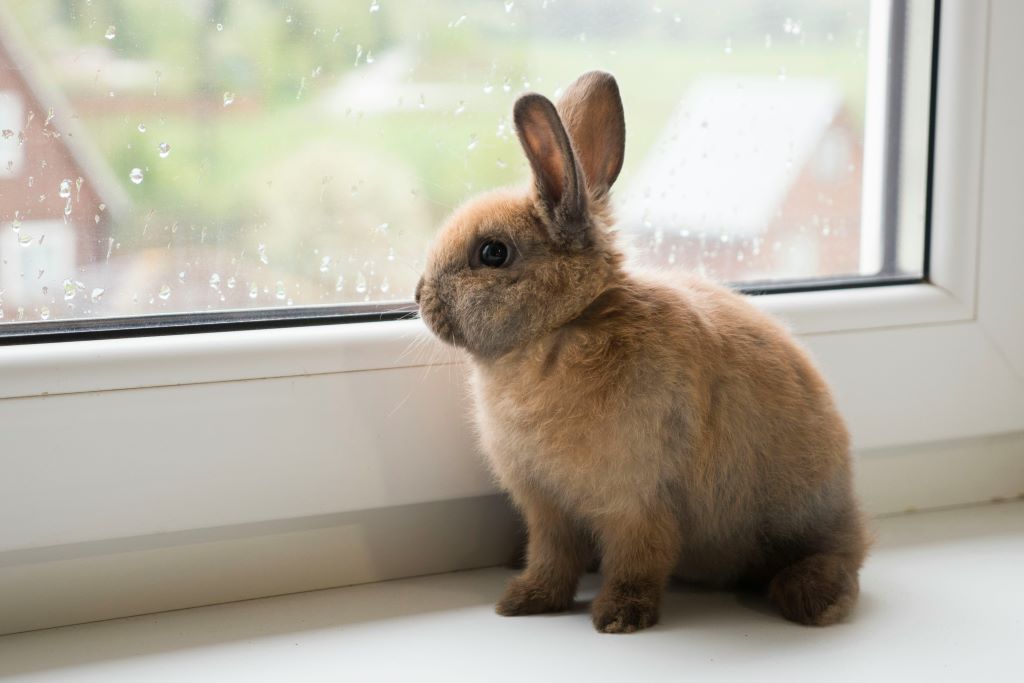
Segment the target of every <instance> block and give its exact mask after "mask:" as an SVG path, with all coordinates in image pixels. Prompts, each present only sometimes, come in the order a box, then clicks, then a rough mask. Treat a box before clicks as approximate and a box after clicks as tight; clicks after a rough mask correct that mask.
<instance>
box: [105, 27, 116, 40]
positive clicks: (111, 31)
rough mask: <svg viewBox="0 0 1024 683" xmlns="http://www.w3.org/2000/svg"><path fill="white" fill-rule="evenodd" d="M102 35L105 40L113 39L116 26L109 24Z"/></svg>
mask: <svg viewBox="0 0 1024 683" xmlns="http://www.w3.org/2000/svg"><path fill="white" fill-rule="evenodd" d="M103 37H104V38H106V39H107V40H113V39H114V38H115V37H117V27H116V26H114V25H113V24H111V25H110V26H108V27H107V32H106V33H104V34H103Z"/></svg>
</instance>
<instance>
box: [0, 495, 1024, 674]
mask: <svg viewBox="0 0 1024 683" xmlns="http://www.w3.org/2000/svg"><path fill="white" fill-rule="evenodd" d="M878 526H879V543H878V545H877V547H876V548H875V551H874V553H873V554H872V556H871V558H870V559H869V561H868V564H867V566H866V567H865V569H864V571H863V574H862V598H861V603H860V605H859V607H858V609H857V611H856V612H855V614H854V617H853V618H852V620H851V621H849V622H848V623H844V624H841V625H838V626H834V627H831V628H826V629H810V628H804V627H800V626H796V625H793V624H790V623H787V622H785V621H783V620H782V619H781V618H780V617H778V616H776V615H775V614H774V613H773V612H771V611H770V609H769V608H768V606H767V604H766V603H764V602H762V601H761V600H759V599H755V598H752V597H737V596H736V595H734V594H732V593H727V592H725V593H719V592H703V591H693V590H687V589H683V588H674V589H672V590H671V591H670V593H669V594H668V597H667V600H666V603H665V606H664V613H663V617H662V623H661V624H659V625H658V626H657V627H655V628H653V629H651V630H649V631H646V632H642V633H639V634H634V635H630V636H607V635H600V634H598V633H595V632H594V631H593V629H592V628H591V626H590V623H589V619H588V616H587V613H586V607H585V605H583V604H580V605H579V606H578V608H577V609H576V610H575V611H573V612H572V613H569V614H565V615H556V616H547V617H527V618H519V619H504V618H501V617H498V616H495V615H494V613H493V611H492V608H491V605H492V602H493V601H494V599H495V598H496V597H497V596H498V594H499V592H500V591H501V589H502V586H503V584H504V583H505V581H506V580H507V578H508V576H509V575H510V572H509V571H507V570H502V569H487V570H480V571H472V572H459V573H454V574H441V575H436V576H430V577H423V578H417V579H406V580H402V581H391V582H385V583H377V584H369V585H364V586H356V587H351V588H341V589H334V590H326V591H316V592H311V593H303V594H298V595H291V596H284V597H277V598H267V599H262V600H252V601H247V602H240V603H230V604H226V605H218V606H213V607H204V608H198V609H191V610H183V611H178V612H170V613H164V614H158V615H150V616H142V617H133V618H129V619H118V620H114V621H107V622H101V623H95V624H86V625H82V626H71V627H65V628H59V629H52V630H48V631H37V632H34V633H26V634H20V635H13V636H5V637H2V638H0V677H2V678H3V679H4V680H5V681H22V680H24V681H27V680H32V681H34V682H36V683H40V682H44V681H58V680H59V681H61V682H62V683H77V682H80V681H81V682H84V681H103V682H104V683H111V682H114V681H141V680H144V681H182V680H188V681H218V682H219V681H224V680H245V681H254V682H255V681H264V680H266V681H281V680H291V681H318V680H324V681H335V680H342V679H345V680H420V681H422V680H442V681H458V680H493V681H498V680H510V681H511V680H515V681H520V680H523V679H524V678H528V679H533V680H588V681H604V680H615V681H621V680H644V681H659V680H666V681H667V680H673V681H675V680H679V679H680V676H683V675H684V674H685V677H687V678H691V679H694V680H710V679H719V678H723V679H729V680H748V679H749V680H753V679H755V678H756V679H757V680H786V681H792V680H805V679H806V680H822V679H826V678H827V679H828V680H901V679H902V680H910V679H913V680H937V679H940V678H941V679H943V680H968V679H971V680H975V679H996V680H998V679H1008V678H1012V677H1013V676H1014V675H1016V674H1017V673H1018V666H1017V665H1018V664H1019V661H1018V657H1017V655H1018V651H1019V646H1020V633H1021V627H1022V623H1021V614H1022V613H1024V593H1022V592H1021V591H1020V587H1019V583H1020V582H1019V578H1020V577H1019V568H1020V566H1021V564H1022V563H1024V503H1019V502H1015V503H1007V504H1003V505H988V506H982V507H974V508H960V509H955V510H948V511H944V512H932V513H919V514H914V515H904V516H899V517H893V518H889V519H885V520H882V521H881V522H879V523H878ZM596 585H597V577H595V576H588V577H587V579H586V580H585V584H584V590H583V591H582V593H581V599H582V600H587V599H589V598H590V597H592V596H593V594H594V590H595V587H596ZM7 676H10V677H11V678H7Z"/></svg>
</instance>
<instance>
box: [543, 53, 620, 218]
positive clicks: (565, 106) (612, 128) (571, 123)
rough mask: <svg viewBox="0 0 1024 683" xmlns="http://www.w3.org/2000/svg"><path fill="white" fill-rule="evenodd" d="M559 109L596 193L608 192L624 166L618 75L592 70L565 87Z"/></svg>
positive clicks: (596, 196) (585, 174)
mask: <svg viewBox="0 0 1024 683" xmlns="http://www.w3.org/2000/svg"><path fill="white" fill-rule="evenodd" d="M558 113H559V115H560V117H561V119H562V122H563V123H564V124H565V128H566V130H567V131H568V132H569V138H570V139H571V140H572V145H573V148H574V149H575V150H576V154H577V155H578V156H579V161H580V166H581V167H582V168H583V175H584V177H585V178H586V187H587V189H588V190H589V191H590V194H591V196H592V197H595V198H599V197H602V196H604V195H605V194H607V192H608V190H609V189H611V186H612V183H614V182H615V179H616V178H617V177H618V176H619V171H621V170H622V159H623V157H624V156H625V152H626V118H625V115H624V114H623V112H622V97H621V96H620V95H619V86H618V84H617V83H616V82H615V77H614V76H612V75H611V74H610V73H605V72H604V71H588V72H587V73H585V74H583V75H582V76H580V77H579V78H577V79H576V80H575V81H573V82H572V83H571V84H570V85H569V87H567V88H566V89H565V92H564V93H563V94H562V97H561V98H560V99H559V100H558Z"/></svg>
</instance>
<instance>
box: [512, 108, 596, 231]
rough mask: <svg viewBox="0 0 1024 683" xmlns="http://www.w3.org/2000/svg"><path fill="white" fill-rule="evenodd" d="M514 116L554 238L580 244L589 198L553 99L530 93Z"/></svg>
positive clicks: (584, 228)
mask: <svg viewBox="0 0 1024 683" xmlns="http://www.w3.org/2000/svg"><path fill="white" fill-rule="evenodd" d="M512 117H513V120H514V122H515V126H516V133H518V135H519V142H520V144H522V146H523V151H524V152H526V158H527V159H528V160H529V162H530V167H531V168H532V169H533V177H534V184H535V187H536V192H537V198H538V199H539V200H540V203H541V204H542V206H543V207H544V209H545V211H546V213H547V217H548V218H549V219H550V220H551V222H552V226H551V227H552V238H554V239H555V240H556V241H559V242H578V241H579V240H580V239H581V238H582V237H583V234H584V232H585V230H586V210H587V203H586V196H585V190H584V188H583V182H582V177H581V176H582V174H581V172H580V170H579V166H578V165H577V163H576V156H575V155H574V154H573V151H572V144H571V143H570V142H569V135H568V134H567V133H566V132H565V127H564V126H562V121H561V119H559V118H558V112H557V111H556V110H555V105H553V104H552V103H551V100H549V99H548V98H546V97H544V96H543V95H538V94H536V93H530V94H527V95H523V96H522V97H520V98H519V99H518V100H516V104H515V108H514V109H513V111H512Z"/></svg>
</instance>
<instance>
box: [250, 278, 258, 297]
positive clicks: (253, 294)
mask: <svg viewBox="0 0 1024 683" xmlns="http://www.w3.org/2000/svg"><path fill="white" fill-rule="evenodd" d="M259 295H260V288H259V287H257V286H256V283H255V282H253V283H252V284H250V285H249V298H250V299H255V298H256V297H258V296H259Z"/></svg>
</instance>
